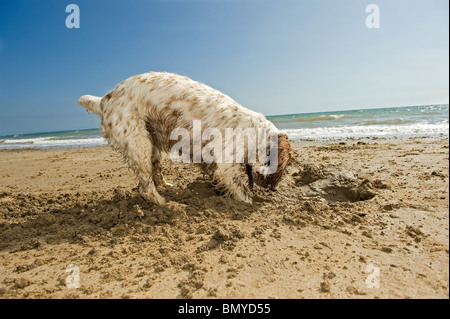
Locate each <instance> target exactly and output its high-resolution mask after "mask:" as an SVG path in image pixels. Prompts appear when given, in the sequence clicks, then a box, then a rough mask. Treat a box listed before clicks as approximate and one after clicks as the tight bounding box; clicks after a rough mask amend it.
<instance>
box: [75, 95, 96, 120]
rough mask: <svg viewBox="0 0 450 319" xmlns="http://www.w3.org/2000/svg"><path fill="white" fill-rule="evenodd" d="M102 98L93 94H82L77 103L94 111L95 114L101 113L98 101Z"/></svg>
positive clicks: (89, 110)
mask: <svg viewBox="0 0 450 319" xmlns="http://www.w3.org/2000/svg"><path fill="white" fill-rule="evenodd" d="M101 101H102V98H100V97H98V96H93V95H83V96H82V97H80V99H79V100H78V104H80V105H82V106H84V107H85V108H86V110H87V111H88V112H94V113H95V114H97V115H101V114H102V110H101V108H100V103H101Z"/></svg>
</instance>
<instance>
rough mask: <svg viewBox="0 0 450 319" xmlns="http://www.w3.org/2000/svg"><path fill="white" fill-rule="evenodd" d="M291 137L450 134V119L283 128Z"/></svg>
mask: <svg viewBox="0 0 450 319" xmlns="http://www.w3.org/2000/svg"><path fill="white" fill-rule="evenodd" d="M282 131H283V132H285V133H286V134H288V136H289V138H290V139H293V140H301V139H313V140H330V139H340V138H364V137H386V138H405V137H414V136H429V137H435V136H449V124H448V121H443V122H441V123H438V124H417V123H416V124H412V125H398V126H392V125H366V126H335V127H317V128H304V129H292V130H282Z"/></svg>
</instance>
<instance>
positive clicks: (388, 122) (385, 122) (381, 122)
mask: <svg viewBox="0 0 450 319" xmlns="http://www.w3.org/2000/svg"><path fill="white" fill-rule="evenodd" d="M410 123H414V121H413V120H405V119H390V120H369V121H363V122H359V123H356V125H399V124H410Z"/></svg>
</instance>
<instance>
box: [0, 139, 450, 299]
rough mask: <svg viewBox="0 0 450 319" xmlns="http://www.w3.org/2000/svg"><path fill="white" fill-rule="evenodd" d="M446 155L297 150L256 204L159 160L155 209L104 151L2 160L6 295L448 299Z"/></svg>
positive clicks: (356, 148)
mask: <svg viewBox="0 0 450 319" xmlns="http://www.w3.org/2000/svg"><path fill="white" fill-rule="evenodd" d="M447 146H448V140H447V139H411V140H402V141H393V140H386V141H383V140H377V141H372V140H364V141H346V142H345V144H340V142H320V143H319V142H308V143H307V142H303V143H294V157H293V161H292V163H291V164H290V165H289V166H288V168H287V170H286V173H285V176H284V178H283V180H282V182H281V183H280V185H279V188H278V190H277V191H276V192H270V191H264V190H261V189H258V190H257V195H258V197H259V198H260V200H259V201H257V202H256V203H255V204H253V205H250V204H246V203H241V202H238V201H235V200H233V199H231V198H224V197H222V196H220V194H217V192H216V191H215V189H214V187H213V185H212V184H211V181H210V180H208V179H207V178H206V177H204V176H203V175H202V174H201V172H200V170H198V169H197V168H196V167H194V166H192V165H189V164H183V165H174V164H172V163H171V162H170V161H168V160H166V161H165V162H164V168H163V173H164V175H165V176H166V179H167V180H168V181H169V182H170V183H172V184H174V186H173V187H167V188H161V189H160V193H161V194H162V195H163V196H164V197H165V198H166V199H167V200H168V202H169V204H168V205H166V206H163V207H160V206H156V205H153V204H149V203H147V202H146V201H144V200H143V199H142V198H141V197H140V196H139V195H138V194H137V189H136V183H137V182H136V179H135V177H134V175H133V173H132V172H130V171H129V170H128V169H127V167H126V166H125V165H124V164H123V163H122V162H121V160H120V157H119V156H118V155H117V154H115V153H114V152H113V151H112V150H110V149H109V148H106V147H101V148H90V149H72V150H45V151H44V150H18V151H2V152H0V159H1V161H0V180H1V181H2V183H1V184H0V185H1V187H0V204H1V205H0V216H1V220H0V263H1V267H0V297H2V298H408V297H409V298H415V297H418V298H448V291H449V290H448V266H449V264H448V261H449V257H448V254H449V248H448V211H449V209H448V147H447ZM72 264H73V265H76V266H77V267H78V269H79V277H80V278H79V279H80V288H77V289H74V288H72V289H71V288H68V287H67V285H66V280H67V276H68V273H67V272H66V268H67V267H68V265H72ZM370 265H372V266H376V267H378V268H379V269H380V287H379V288H376V289H375V288H368V286H367V284H366V279H367V276H368V275H369V273H368V272H367V269H372V268H368V267H369V266H370Z"/></svg>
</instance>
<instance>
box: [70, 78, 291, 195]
mask: <svg viewBox="0 0 450 319" xmlns="http://www.w3.org/2000/svg"><path fill="white" fill-rule="evenodd" d="M78 103H79V104H81V105H82V106H84V107H85V108H86V109H87V110H88V111H92V112H94V113H96V114H98V115H99V116H100V118H101V132H102V135H103V137H104V138H105V139H106V140H108V142H109V144H110V145H111V146H113V147H114V148H115V149H116V150H118V151H120V153H121V154H122V155H123V157H124V159H125V160H126V161H127V162H128V164H129V165H130V167H131V168H132V169H133V170H134V172H135V173H136V174H137V176H138V179H139V191H140V194H141V195H142V196H143V197H144V198H145V199H146V200H147V201H149V202H152V203H156V204H164V203H165V199H164V198H163V197H162V196H161V195H160V194H159V193H158V192H157V190H156V187H157V186H163V185H167V183H166V182H165V180H164V178H163V176H162V174H161V166H160V161H161V154H162V153H168V152H169V151H170V150H171V147H172V146H174V144H175V143H176V142H177V141H176V140H173V139H172V136H171V134H172V131H173V130H174V129H176V128H183V129H186V130H188V131H189V132H192V130H193V122H194V121H195V120H197V121H198V120H201V124H202V127H201V130H202V132H203V131H204V130H206V129H209V128H215V129H219V131H222V133H223V132H224V131H225V129H226V128H232V129H237V128H242V129H248V128H252V129H255V130H256V129H259V130H261V129H263V130H266V131H267V132H269V131H270V132H271V134H273V133H274V132H275V134H276V137H277V139H278V140H277V152H276V153H277V154H276V155H277V157H276V159H277V160H276V161H277V163H276V164H277V165H276V170H275V171H271V173H270V174H261V173H260V172H261V168H262V167H267V166H268V165H271V164H270V162H269V163H267V162H263V161H261V160H258V161H253V162H251V161H249V156H250V157H251V155H246V157H245V161H244V162H236V163H230V162H226V161H225V162H223V161H221V160H220V159H219V160H217V159H216V160H217V161H215V162H214V163H205V162H202V163H201V165H202V168H203V169H204V171H206V172H207V173H209V174H210V175H211V176H212V178H213V180H214V181H215V182H216V185H217V186H218V187H219V188H220V189H221V190H223V191H225V193H226V194H229V195H231V196H233V197H234V198H236V199H238V200H242V201H245V202H248V203H251V202H252V197H251V196H250V193H249V190H252V189H253V182H255V184H257V185H258V186H261V187H264V188H269V189H271V190H274V189H275V187H276V186H277V184H278V183H279V181H280V179H281V176H282V174H283V171H284V169H285V167H286V166H287V165H288V163H289V162H290V160H291V152H292V150H291V146H290V143H289V140H288V137H287V135H286V134H283V133H281V132H279V131H278V130H277V129H276V127H275V126H274V125H273V124H272V123H271V122H270V121H268V120H267V119H266V118H265V117H264V116H263V115H262V114H259V113H255V112H253V111H251V110H248V109H246V108H244V107H242V106H241V105H239V104H238V103H237V102H235V101H234V100H233V99H231V98H230V97H228V96H227V95H225V94H222V93H221V92H219V91H217V90H214V89H213V88H211V87H209V86H207V85H205V84H202V83H199V82H196V81H193V80H191V79H189V78H187V77H183V76H180V75H177V74H171V73H159V72H151V73H145V74H140V75H135V76H133V77H131V78H129V79H127V80H125V81H123V82H121V83H120V84H118V85H117V86H116V87H115V88H114V89H113V90H112V91H110V92H109V93H108V94H106V95H105V96H104V97H103V98H100V97H95V96H92V95H84V96H82V97H81V98H80V99H79V101H78ZM267 136H269V135H267ZM272 136H273V135H272ZM247 144H248V140H247ZM247 144H245V146H244V147H245V148H246V150H245V151H247ZM191 145H193V143H191ZM221 145H223V144H221ZM204 146H205V141H204V140H202V145H201V147H204ZM191 150H192V149H191ZM267 151H268V149H267ZM217 153H218V154H219V153H220V154H222V153H225V145H224V152H217ZM267 153H268V152H267ZM252 158H253V159H255V157H254V156H253V157H252ZM272 164H273V163H272ZM243 173H246V174H247V176H248V183H244V182H243V181H242V175H243Z"/></svg>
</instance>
